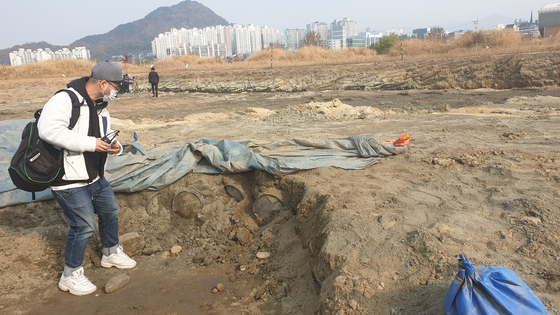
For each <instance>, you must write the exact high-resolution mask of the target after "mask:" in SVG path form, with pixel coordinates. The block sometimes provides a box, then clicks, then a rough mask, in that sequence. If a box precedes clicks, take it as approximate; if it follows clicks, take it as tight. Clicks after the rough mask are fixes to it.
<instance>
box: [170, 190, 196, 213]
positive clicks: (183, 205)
mask: <svg viewBox="0 0 560 315" xmlns="http://www.w3.org/2000/svg"><path fill="white" fill-rule="evenodd" d="M202 207H203V204H202V200H201V199H200V198H199V197H198V196H197V195H196V194H193V193H191V192H188V191H182V192H180V193H178V194H176V195H175V197H173V202H172V203H171V209H173V211H175V212H176V213H177V214H179V215H180V216H182V217H183V218H187V219H190V218H193V217H194V216H195V215H196V214H197V213H198V212H200V210H201V209H202Z"/></svg>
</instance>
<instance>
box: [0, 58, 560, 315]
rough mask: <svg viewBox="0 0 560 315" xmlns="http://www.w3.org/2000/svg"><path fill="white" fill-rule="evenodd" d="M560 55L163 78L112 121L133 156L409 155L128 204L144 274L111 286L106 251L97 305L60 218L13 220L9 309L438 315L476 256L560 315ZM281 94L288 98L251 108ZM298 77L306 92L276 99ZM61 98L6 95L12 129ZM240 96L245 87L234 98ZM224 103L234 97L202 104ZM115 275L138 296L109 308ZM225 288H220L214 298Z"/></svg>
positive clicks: (124, 207) (6, 247)
mask: <svg viewBox="0 0 560 315" xmlns="http://www.w3.org/2000/svg"><path fill="white" fill-rule="evenodd" d="M557 57H558V55H557V54H556V53H551V54H526V55H512V56H481V57H465V58H456V59H453V60H452V59H449V60H448V59H445V60H443V61H442V60H432V61H429V60H423V61H406V62H402V63H399V62H397V61H395V62H392V63H386V64H380V65H349V66H337V67H335V68H329V69H326V68H322V67H307V68H295V69H291V68H288V69H277V70H274V71H269V70H264V69H263V70H251V71H249V70H247V71H236V72H235V73H233V74H230V73H222V72H219V71H216V72H192V73H190V72H188V73H179V72H178V73H167V74H166V73H160V77H161V78H162V83H161V86H162V92H161V94H160V97H158V98H152V97H151V93H148V92H147V90H144V91H142V92H140V93H136V94H131V95H122V96H119V98H118V99H117V100H116V101H114V102H113V103H111V104H110V108H109V109H110V111H111V114H112V117H113V120H114V121H113V124H114V126H115V127H116V129H119V130H121V138H120V140H121V141H122V142H131V141H132V134H133V133H134V132H136V133H137V135H139V141H140V142H141V143H142V144H143V145H144V146H145V147H146V148H147V149H149V150H158V149H159V148H162V147H163V148H165V147H169V146H179V145H182V144H184V143H185V142H188V141H196V140H199V139H203V138H207V139H229V140H244V139H252V140H255V141H261V142H270V141H273V140H277V139H282V138H292V137H298V138H331V139H332V138H346V137H349V136H351V135H356V134H357V135H364V136H366V137H370V138H378V139H386V140H395V139H397V138H398V137H399V136H400V135H401V134H403V133H406V132H408V133H409V134H410V136H411V138H412V139H411V142H410V145H409V148H408V151H407V153H406V154H402V155H397V156H393V157H388V158H384V159H382V160H381V161H380V162H379V163H378V164H376V165H372V166H370V167H368V168H366V169H364V170H354V171H345V170H342V169H337V168H321V169H316V170H311V171H303V172H298V173H295V174H292V175H287V176H283V177H274V176H271V175H269V174H266V173H262V172H248V173H243V174H236V175H228V176H222V175H220V176H216V175H212V176H210V175H201V174H189V175H187V176H185V177H183V178H182V179H181V180H179V181H178V182H176V183H175V184H173V185H171V186H169V187H167V188H165V189H163V190H161V191H159V192H143V193H136V194H119V195H118V199H119V203H120V205H121V213H120V214H119V218H120V225H121V234H127V233H137V235H138V236H139V237H140V238H142V239H143V240H144V242H145V247H144V248H143V249H140V252H139V253H138V254H136V255H135V256H134V258H135V259H136V260H137V261H138V266H137V267H136V268H135V269H133V270H130V271H127V272H125V271H118V270H114V269H113V270H108V269H104V268H101V267H100V265H99V259H100V255H101V253H100V251H101V249H100V244H99V239H98V237H97V236H95V237H94V238H93V239H92V240H91V241H90V250H89V251H88V253H87V255H86V262H85V267H86V275H87V276H88V278H89V279H90V280H92V282H93V283H94V284H96V285H97V286H98V287H99V289H98V291H96V292H95V293H94V294H91V295H89V296H86V297H80V298H78V297H74V296H71V295H70V294H68V293H65V292H61V291H60V290H58V289H57V286H56V284H57V281H58V279H59V277H60V272H61V270H62V267H63V263H64V243H65V235H66V233H67V226H66V223H65V222H64V219H63V217H62V214H61V210H60V208H59V206H58V205H56V203H55V202H53V201H47V202H41V203H33V204H27V205H20V206H13V207H5V208H2V209H0V278H1V279H0V280H1V281H0V311H1V312H2V313H6V314H53V313H57V314H70V313H72V314H75V313H76V312H80V313H82V314H101V313H117V312H118V313H125V314H127V313H130V314H224V313H228V314H314V313H319V314H443V313H444V312H443V308H442V301H443V297H444V296H445V293H446V291H447V289H448V288H449V285H450V283H451V282H452V280H453V278H454V276H455V274H456V273H457V262H456V259H455V258H454V256H455V255H456V254H460V253H462V254H464V255H466V256H467V257H468V258H469V259H470V260H471V262H472V263H473V264H474V265H485V266H503V267H507V268H510V269H512V270H514V271H515V272H516V273H517V274H518V275H519V276H520V277H521V278H522V279H523V280H524V281H525V282H526V283H527V284H528V285H529V287H530V288H531V289H532V290H533V291H534V292H535V293H536V295H537V296H538V297H539V298H540V299H541V301H542V302H543V304H544V305H545V306H546V307H547V308H548V310H549V312H550V313H551V314H560V294H559V292H560V240H559V238H558V228H559V227H560V211H559V209H558V204H560V194H559V192H560V190H559V189H560V173H559V172H560V156H559V151H560V146H559V144H560V143H559V140H558V136H557V135H558V134H559V133H560V124H559V123H560V119H559V118H560V90H559V89H558V88H557V84H558V65H557V61H555V60H558V58H557ZM460 69H462V70H461V71H463V72H461V71H459V70H460ZM399 73H400V74H399ZM403 73H406V74H407V75H406V79H402V77H403ZM397 74H398V75H397ZM137 76H138V77H141V74H137ZM309 76H311V77H313V80H314V82H316V84H314V85H312V84H308V83H306V82H312V81H309V80H310V79H309V78H308V77H309ZM372 78H377V79H376V81H375V82H376V83H375V84H374V83H371V84H370V85H368V84H364V82H366V81H367V82H374V80H373V79H372ZM274 80H276V81H275V82H278V81H280V80H285V82H284V83H283V84H284V85H282V84H277V85H275V88H274V89H275V90H274V91H273V89H272V88H271V89H270V91H266V90H262V92H256V91H257V90H260V88H257V87H260V86H264V85H266V84H269V83H266V82H272V81H274ZM290 80H292V81H291V82H295V81H297V80H299V81H298V82H304V83H305V84H306V85H305V86H306V87H307V88H306V89H299V88H297V89H293V90H292V92H285V91H282V89H281V88H279V87H283V86H288V85H289V84H288V83H286V82H288V81H290ZM66 81H67V79H64V80H63V79H52V80H36V79H28V80H18V81H1V82H0V96H1V98H0V113H1V117H2V118H1V119H3V120H5V119H16V118H17V119H19V118H29V117H31V116H32V113H33V112H34V110H35V109H37V108H39V107H41V106H42V105H43V104H44V102H46V100H48V98H49V97H50V95H52V94H53V93H54V92H55V91H57V90H58V89H60V88H62V87H63V86H64V84H65V83H66ZM257 81H258V82H259V83H258V84H257V83H255V82H257ZM327 81H328V82H327ZM193 82H194V83H193ZM263 82H264V83H263ZM329 82H330V83H329ZM333 82H334V83H333ZM380 82H381V83H380ZM195 83H196V84H195ZM234 83H235V84H234ZM265 83H266V84H265ZM275 84H276V83H275ZM194 85H196V86H198V88H196V89H191V87H192V86H194ZM234 85H235V86H237V87H239V86H245V87H246V88H245V90H240V91H236V92H235V93H231V92H228V91H230V90H228V89H230V88H229V87H230V86H234ZM216 86H219V87H222V88H221V89H222V90H221V91H220V93H204V92H200V91H205V89H210V88H214V89H215V87H216ZM292 86H294V85H293V84H292ZM302 86H303V85H302ZM360 86H363V88H356V89H354V88H351V87H360ZM368 86H369V87H370V88H366V87H368ZM391 87H393V88H395V89H397V90H390V88H391ZM141 88H144V89H146V88H147V85H146V84H143V83H142V84H141ZM473 88H476V89H473ZM495 89H496V90H495ZM228 185H229V186H233V187H236V188H238V189H239V190H240V191H242V193H243V196H244V199H243V200H242V201H240V202H239V201H237V199H235V198H234V197H232V196H230V195H229V194H228V193H227V191H226V190H225V187H226V186H228ZM183 191H187V192H189V193H192V194H194V195H196V196H197V197H198V200H199V201H200V209H199V210H198V213H197V215H196V216H195V218H184V217H182V216H180V215H178V213H177V212H176V211H175V210H174V208H173V201H174V199H175V198H176V196H178V195H179V194H180V193H181V192H183ZM261 195H270V196H275V198H276V199H274V198H273V199H271V200H272V201H271V204H272V206H273V207H272V208H273V209H275V210H274V211H272V212H271V213H272V214H271V215H270V218H269V220H265V221H260V220H259V219H258V218H257V217H256V216H255V215H254V209H255V207H256V206H255V203H256V202H257V201H258V200H261V199H260V196H261ZM280 201H281V204H282V207H281V209H280V208H279V207H278V208H274V207H276V206H277V205H278V204H277V202H280ZM275 202H276V204H274V203H275ZM129 235H131V234H129ZM134 235H136V234H134ZM136 240H138V238H136ZM138 243H140V242H139V241H136V243H134V245H138ZM177 245H178V246H181V251H180V252H178V253H172V248H173V247H174V246H177ZM125 249H126V248H125ZM176 251H177V247H175V249H174V250H173V252H176ZM259 252H260V253H268V254H270V257H269V258H264V259H260V258H257V256H256V255H257V253H259ZM260 255H262V254H260ZM121 273H128V274H129V276H130V282H129V283H128V285H127V286H125V287H124V288H122V289H120V290H118V291H116V292H115V293H111V294H107V293H105V292H104V291H103V290H102V289H101V288H102V287H103V285H105V283H106V282H107V281H108V280H109V279H111V278H112V277H114V276H116V275H118V274H121ZM218 283H222V284H224V290H223V291H218V292H217V293H213V292H212V289H213V288H215V287H216V285H217V284H218ZM67 305H72V307H71V308H69V307H67Z"/></svg>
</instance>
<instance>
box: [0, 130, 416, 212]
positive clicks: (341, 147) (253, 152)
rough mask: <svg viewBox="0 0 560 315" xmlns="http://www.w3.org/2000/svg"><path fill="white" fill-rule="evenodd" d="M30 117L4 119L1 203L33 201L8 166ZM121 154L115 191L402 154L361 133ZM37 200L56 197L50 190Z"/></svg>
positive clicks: (350, 164)
mask: <svg viewBox="0 0 560 315" xmlns="http://www.w3.org/2000/svg"><path fill="white" fill-rule="evenodd" d="M28 122H29V120H27V119H25V120H6V121H0V207H2V206H7V205H14V204H20V203H28V202H31V201H32V200H31V193H28V192H25V191H22V190H19V189H17V188H15V186H14V185H13V184H12V181H11V179H10V177H9V175H8V167H9V165H10V160H11V157H12V155H13V154H14V152H15V151H16V149H17V147H18V146H19V143H20V141H21V132H22V130H23V128H24V127H25V125H26V124H27V123H28ZM124 148H125V153H124V154H123V155H120V156H117V157H113V158H110V159H109V162H108V163H107V170H106V178H107V180H109V182H110V183H111V184H112V186H113V189H114V191H115V192H137V191H155V190H159V189H162V188H164V187H166V186H168V185H170V184H172V183H173V182H175V181H176V180H178V179H180V178H181V177H183V176H184V175H185V174H188V173H204V174H232V173H240V172H246V171H250V170H262V171H266V172H268V173H270V174H274V175H278V176H282V175H286V174H290V173H293V172H297V171H300V170H308V169H314V168H318V167H327V166H336V167H339V168H342V169H363V168H365V167H367V166H369V165H371V164H374V163H377V162H378V161H379V159H380V158H381V157H384V156H389V155H394V154H399V153H403V152H405V151H406V147H395V146H393V145H391V144H389V143H386V142H384V141H382V140H377V139H370V138H366V137H363V136H351V137H350V138H347V139H302V138H291V139H280V140H276V141H273V142H270V143H267V144H259V143H256V142H254V141H250V140H247V141H241V142H235V141H230V140H208V139H203V140H199V141H196V142H187V143H186V144H185V145H183V146H182V147H180V148H177V147H174V148H168V149H165V150H152V151H150V152H146V150H145V149H144V148H143V147H142V146H141V145H140V144H139V143H137V142H136V143H132V144H130V145H125V146H124ZM36 198H37V200H46V199H50V198H52V196H51V193H50V190H46V191H42V192H39V193H37V194H36Z"/></svg>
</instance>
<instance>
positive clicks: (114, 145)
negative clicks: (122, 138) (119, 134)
mask: <svg viewBox="0 0 560 315" xmlns="http://www.w3.org/2000/svg"><path fill="white" fill-rule="evenodd" d="M108 152H109V154H111V156H110V157H113V156H115V155H117V154H118V153H119V152H121V146H120V145H119V143H118V142H117V140H114V141H113V143H111V148H110V149H109V151H108Z"/></svg>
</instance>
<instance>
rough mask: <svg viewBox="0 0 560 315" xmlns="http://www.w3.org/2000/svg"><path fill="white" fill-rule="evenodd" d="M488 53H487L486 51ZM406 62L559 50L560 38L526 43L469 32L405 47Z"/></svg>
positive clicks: (395, 52)
mask: <svg viewBox="0 0 560 315" xmlns="http://www.w3.org/2000/svg"><path fill="white" fill-rule="evenodd" d="M486 46H488V47H489V50H488V51H486V50H485V47H486ZM403 50H404V55H405V58H408V59H410V58H419V59H424V58H430V57H436V56H439V57H460V56H470V55H476V54H480V53H490V54H511V53H528V52H544V51H558V50H560V38H553V39H541V38H537V39H533V40H526V39H523V38H522V37H521V35H520V34H518V33H515V32H513V31H494V30H492V31H479V32H472V31H469V32H467V33H465V34H463V35H462V36H461V37H460V38H457V39H451V40H448V41H443V42H442V41H438V40H428V39H426V40H418V39H414V40H409V41H405V42H404V43H403ZM400 54H401V48H400V45H397V46H395V47H393V49H391V51H390V53H389V55H390V56H393V57H395V56H400Z"/></svg>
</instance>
